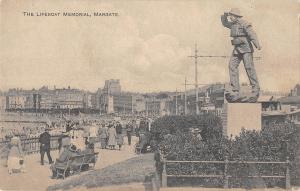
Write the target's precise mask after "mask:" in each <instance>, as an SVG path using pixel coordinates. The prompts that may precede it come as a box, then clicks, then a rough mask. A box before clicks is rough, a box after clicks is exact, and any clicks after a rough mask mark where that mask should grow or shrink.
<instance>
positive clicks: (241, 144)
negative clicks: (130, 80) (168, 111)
mask: <svg viewBox="0 0 300 191" xmlns="http://www.w3.org/2000/svg"><path fill="white" fill-rule="evenodd" d="M190 128H199V129H201V130H202V132H201V135H202V138H203V139H199V137H197V136H196V134H194V133H193V132H192V131H191V130H190ZM151 133H152V137H154V138H156V142H157V144H158V148H159V149H160V150H161V151H162V153H163V154H164V155H165V157H166V158H167V160H180V161H187V160H188V161H189V160H205V161H211V160H221V161H222V160H225V156H227V157H228V160H230V161H236V160H238V161H286V160H287V158H286V157H287V156H289V159H290V161H291V162H292V163H291V168H290V169H291V179H292V184H296V183H297V182H296V181H297V179H299V177H300V176H299V175H300V168H299V164H300V130H299V129H298V128H296V127H295V126H294V125H291V124H281V125H276V126H273V127H267V128H263V129H262V130H261V131H260V132H257V131H247V130H242V132H241V133H240V135H239V136H238V137H235V138H234V139H233V138H227V137H222V126H221V120H220V119H219V118H217V117H215V116H212V115H200V116H168V117H163V118H160V119H158V120H156V121H155V122H154V123H153V127H152V129H151ZM285 170H286V167H285V165H270V164H258V165H257V164H256V165H252V164H251V165H250V164H231V165H229V174H230V175H231V176H234V177H236V178H232V179H230V185H231V186H232V187H247V186H249V185H256V186H271V187H272V186H284V184H283V183H284V181H283V179H249V178H248V179H245V178H238V177H243V176H248V175H259V174H264V175H272V174H273V175H285ZM167 171H168V172H167V173H168V174H188V175H191V174H222V173H223V171H224V165H222V164H221V165H220V164H197V165H191V164H189V163H184V164H178V163H177V164H176V163H171V164H168V168H167ZM176 182H177V183H178V182H179V181H178V179H177V180H174V182H173V183H176ZM192 182H193V181H192ZM192 182H191V183H192ZM197 182H198V183H200V184H202V185H206V186H209V185H211V184H213V185H222V180H221V179H201V180H197ZM171 184H172V181H171Z"/></svg>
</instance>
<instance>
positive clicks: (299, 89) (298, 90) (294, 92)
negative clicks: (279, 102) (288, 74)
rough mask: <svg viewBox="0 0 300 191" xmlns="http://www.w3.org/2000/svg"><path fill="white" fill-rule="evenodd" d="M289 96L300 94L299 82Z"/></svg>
mask: <svg viewBox="0 0 300 191" xmlns="http://www.w3.org/2000/svg"><path fill="white" fill-rule="evenodd" d="M290 96H300V84H297V85H296V86H295V87H294V88H293V89H292V90H291V93H290Z"/></svg>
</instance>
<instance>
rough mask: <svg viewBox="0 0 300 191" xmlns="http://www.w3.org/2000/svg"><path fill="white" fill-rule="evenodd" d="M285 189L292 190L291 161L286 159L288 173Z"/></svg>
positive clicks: (286, 174)
mask: <svg viewBox="0 0 300 191" xmlns="http://www.w3.org/2000/svg"><path fill="white" fill-rule="evenodd" d="M285 188H286V189H290V188H291V178H290V160H289V157H286V173H285Z"/></svg>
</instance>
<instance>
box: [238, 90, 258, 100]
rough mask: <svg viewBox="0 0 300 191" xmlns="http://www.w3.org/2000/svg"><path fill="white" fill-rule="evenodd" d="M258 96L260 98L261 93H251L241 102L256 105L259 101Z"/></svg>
mask: <svg viewBox="0 0 300 191" xmlns="http://www.w3.org/2000/svg"><path fill="white" fill-rule="evenodd" d="M258 96H259V93H257V92H253V93H250V94H248V95H247V96H245V97H244V98H243V99H242V100H241V102H244V103H256V102H257V99H258Z"/></svg>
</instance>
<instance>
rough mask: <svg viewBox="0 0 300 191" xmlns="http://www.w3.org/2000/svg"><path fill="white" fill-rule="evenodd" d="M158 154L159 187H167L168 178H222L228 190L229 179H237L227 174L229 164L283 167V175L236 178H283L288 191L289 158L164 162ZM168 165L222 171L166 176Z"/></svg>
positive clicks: (164, 159)
mask: <svg viewBox="0 0 300 191" xmlns="http://www.w3.org/2000/svg"><path fill="white" fill-rule="evenodd" d="M159 153H160V162H162V165H163V170H162V173H161V185H162V187H167V178H168V177H185V178H189V177H194V178H223V179H224V185H223V186H224V188H228V184H229V178H237V176H232V175H229V174H228V166H229V165H230V164H280V165H285V167H286V172H285V175H274V174H272V175H264V174H261V175H256V176H255V175H248V176H243V177H241V176H238V178H284V179H285V186H286V189H290V187H291V184H290V161H289V157H287V158H286V161H237V160H234V161H229V160H228V157H225V160H224V161H194V160H193V161H192V160H191V161H179V160H166V158H165V157H164V156H163V155H162V154H161V152H159ZM168 163H203V164H223V165H224V170H223V173H222V174H167V164H168Z"/></svg>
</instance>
